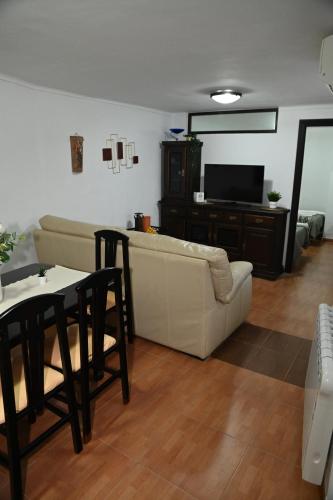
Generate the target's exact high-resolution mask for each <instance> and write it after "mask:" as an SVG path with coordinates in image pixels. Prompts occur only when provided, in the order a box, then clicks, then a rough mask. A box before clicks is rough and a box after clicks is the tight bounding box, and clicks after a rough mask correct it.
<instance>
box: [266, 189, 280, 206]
mask: <svg viewBox="0 0 333 500" xmlns="http://www.w3.org/2000/svg"><path fill="white" fill-rule="evenodd" d="M267 198H268V201H269V208H276V207H277V202H278V201H279V200H281V198H282V195H281V193H279V192H278V191H270V192H269V193H267Z"/></svg>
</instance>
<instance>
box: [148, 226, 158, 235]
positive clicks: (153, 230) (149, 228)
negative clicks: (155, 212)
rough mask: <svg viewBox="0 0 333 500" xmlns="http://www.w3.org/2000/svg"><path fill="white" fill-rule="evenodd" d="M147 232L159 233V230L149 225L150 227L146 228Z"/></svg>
mask: <svg viewBox="0 0 333 500" xmlns="http://www.w3.org/2000/svg"><path fill="white" fill-rule="evenodd" d="M146 233H149V234H157V231H156V229H154V228H153V227H151V226H149V227H147V229H146Z"/></svg>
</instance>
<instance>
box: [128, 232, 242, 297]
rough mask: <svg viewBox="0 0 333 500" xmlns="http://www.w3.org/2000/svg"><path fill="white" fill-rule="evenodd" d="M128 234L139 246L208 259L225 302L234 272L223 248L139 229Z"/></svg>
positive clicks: (213, 277) (133, 244) (132, 243)
mask: <svg viewBox="0 0 333 500" xmlns="http://www.w3.org/2000/svg"><path fill="white" fill-rule="evenodd" d="M124 232H125V231H124ZM126 234H127V235H128V236H129V237H130V245H132V246H135V247H138V248H144V249H146V250H153V251H157V252H166V253H171V254H175V255H183V256H184V257H192V258H195V259H202V260H206V261H207V262H208V264H209V267H210V272H211V275H212V280H213V285H214V291H215V297H216V299H217V300H221V301H222V302H224V300H225V297H226V296H227V294H228V293H229V292H231V290H232V285H233V281H232V273H231V269H230V264H229V260H228V255H227V252H226V251H225V250H223V249H222V248H216V247H209V246H207V245H199V244H198V243H191V242H189V241H184V240H178V239H177V238H172V237H171V236H164V235H162V234H159V235H157V234H155V235H153V234H148V233H140V232H137V231H126Z"/></svg>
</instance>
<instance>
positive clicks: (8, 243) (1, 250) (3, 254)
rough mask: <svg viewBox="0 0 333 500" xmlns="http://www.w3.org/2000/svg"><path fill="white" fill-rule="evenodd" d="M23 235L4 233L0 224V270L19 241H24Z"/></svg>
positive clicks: (0, 289) (0, 298) (0, 292)
mask: <svg viewBox="0 0 333 500" xmlns="http://www.w3.org/2000/svg"><path fill="white" fill-rule="evenodd" d="M24 239H25V236H24V234H20V235H17V234H16V233H8V232H7V231H4V229H3V226H2V224H0V270H1V265H2V264H5V263H6V262H8V261H9V259H10V254H11V252H12V251H13V250H14V248H15V246H16V245H17V244H18V242H19V241H20V240H24ZM1 300H2V286H1V273H0V301H1Z"/></svg>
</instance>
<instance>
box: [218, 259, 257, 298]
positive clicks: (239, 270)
mask: <svg viewBox="0 0 333 500" xmlns="http://www.w3.org/2000/svg"><path fill="white" fill-rule="evenodd" d="M230 268H231V274H232V279H233V287H232V290H231V291H230V292H229V293H228V294H227V295H226V297H225V299H224V300H223V302H224V303H225V304H228V303H229V302H231V301H232V300H233V298H234V297H235V295H236V294H237V292H238V290H239V289H240V287H241V286H242V284H243V283H244V281H245V280H246V278H247V277H248V276H249V274H251V272H252V270H253V266H252V264H251V263H250V262H245V261H241V260H240V261H236V262H231V263H230Z"/></svg>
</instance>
